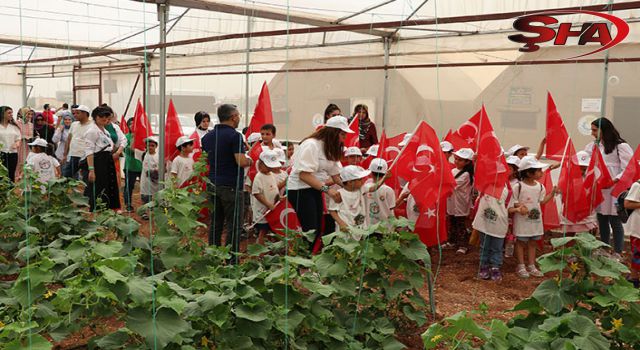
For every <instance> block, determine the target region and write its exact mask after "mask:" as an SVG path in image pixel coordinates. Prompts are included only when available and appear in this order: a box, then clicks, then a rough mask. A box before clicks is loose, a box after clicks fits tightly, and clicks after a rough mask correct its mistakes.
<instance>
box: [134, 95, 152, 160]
mask: <svg viewBox="0 0 640 350" xmlns="http://www.w3.org/2000/svg"><path fill="white" fill-rule="evenodd" d="M132 127H133V151H134V154H135V157H136V158H137V159H140V160H142V154H143V153H144V152H145V151H146V150H147V144H146V142H145V139H146V138H147V137H149V136H152V135H153V131H152V130H151V123H150V122H149V119H148V118H147V113H145V111H144V108H143V107H142V103H140V100H138V104H137V105H136V111H135V112H134V114H133V125H132Z"/></svg>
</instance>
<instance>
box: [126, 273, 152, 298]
mask: <svg viewBox="0 0 640 350" xmlns="http://www.w3.org/2000/svg"><path fill="white" fill-rule="evenodd" d="M127 287H129V297H130V298H131V300H133V302H134V303H136V304H138V305H144V304H146V303H148V302H149V301H150V300H151V296H152V293H153V285H152V284H151V283H150V282H148V281H147V280H145V279H142V278H140V277H131V278H130V279H129V281H127Z"/></svg>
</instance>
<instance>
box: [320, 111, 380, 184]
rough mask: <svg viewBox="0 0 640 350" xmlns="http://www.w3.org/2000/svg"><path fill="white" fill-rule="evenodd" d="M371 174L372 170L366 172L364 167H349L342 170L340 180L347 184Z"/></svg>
mask: <svg viewBox="0 0 640 350" xmlns="http://www.w3.org/2000/svg"><path fill="white" fill-rule="evenodd" d="M333 118H335V117H333ZM333 118H331V119H333ZM331 119H329V120H331ZM369 174H371V171H370V170H364V169H362V167H359V166H357V165H347V166H346V167H344V168H342V170H340V180H342V182H347V181H352V180H358V179H363V178H365V177H367V176H369Z"/></svg>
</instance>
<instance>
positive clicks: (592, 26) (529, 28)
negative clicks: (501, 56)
mask: <svg viewBox="0 0 640 350" xmlns="http://www.w3.org/2000/svg"><path fill="white" fill-rule="evenodd" d="M568 14H587V15H591V16H595V17H600V18H603V19H605V20H607V21H608V22H611V23H612V24H613V25H614V26H615V27H616V30H617V33H616V36H615V38H612V37H611V31H610V28H609V26H608V25H607V23H604V22H586V23H583V24H582V28H580V29H578V30H572V29H571V26H572V23H571V22H564V23H560V25H559V26H558V28H557V29H555V28H550V27H547V26H549V25H554V24H557V23H559V21H558V20H557V19H555V18H554V17H551V16H553V15H568ZM534 23H542V24H543V25H542V26H540V25H533V24H534ZM513 28H514V29H516V30H518V31H521V32H526V33H531V34H538V36H525V35H524V34H515V35H509V40H511V41H514V42H517V43H521V44H524V46H523V47H521V48H520V49H519V51H522V52H535V51H538V50H539V49H540V46H539V45H538V44H541V43H545V42H548V41H551V40H553V45H559V46H560V45H565V44H566V43H567V39H568V38H569V37H577V38H578V45H586V44H588V43H599V44H600V48H598V49H596V50H593V51H591V52H588V53H585V54H582V55H578V56H574V57H569V58H567V59H572V58H578V57H582V56H587V55H591V54H594V53H597V52H600V51H603V50H607V49H610V48H612V47H614V46H615V45H617V44H619V43H620V42H622V40H624V38H626V37H627V35H628V34H629V25H628V24H627V22H625V21H624V20H623V19H621V18H619V17H616V16H613V15H610V14H606V13H600V12H595V11H582V10H575V11H563V10H558V11H553V12H538V13H532V14H530V15H526V16H522V17H519V18H518V19H516V20H515V21H514V22H513ZM554 39H555V40H554Z"/></svg>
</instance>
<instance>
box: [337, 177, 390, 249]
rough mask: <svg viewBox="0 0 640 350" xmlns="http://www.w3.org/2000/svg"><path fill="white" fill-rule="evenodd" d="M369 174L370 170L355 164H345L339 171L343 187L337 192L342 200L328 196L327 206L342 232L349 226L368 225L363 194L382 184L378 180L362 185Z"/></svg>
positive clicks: (363, 226) (367, 214)
mask: <svg viewBox="0 0 640 350" xmlns="http://www.w3.org/2000/svg"><path fill="white" fill-rule="evenodd" d="M369 174H371V171H370V170H364V169H363V168H362V167H359V166H356V165H347V166H346V167H344V168H342V170H341V171H340V180H342V184H343V186H344V187H343V188H341V189H339V190H338V193H340V198H341V199H342V200H341V201H340V202H336V201H335V200H334V199H333V198H330V199H329V201H328V204H327V208H328V210H329V213H330V214H331V217H333V219H334V220H335V221H336V223H337V224H338V226H339V227H340V231H342V232H349V227H350V226H354V227H359V228H367V227H368V225H369V213H367V206H366V203H365V194H367V193H369V192H375V191H376V190H377V189H378V188H379V187H380V185H382V181H378V182H376V183H375V184H372V185H368V186H364V183H365V179H366V177H367V176H369ZM354 238H359V237H354Z"/></svg>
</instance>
